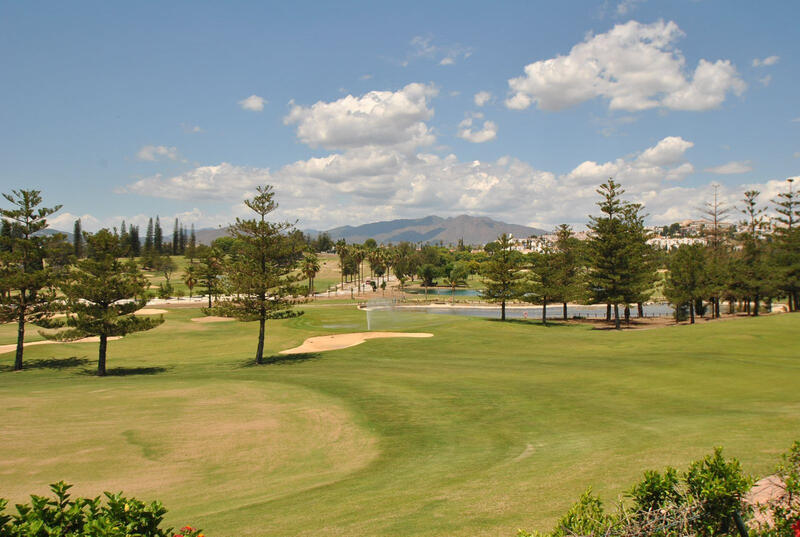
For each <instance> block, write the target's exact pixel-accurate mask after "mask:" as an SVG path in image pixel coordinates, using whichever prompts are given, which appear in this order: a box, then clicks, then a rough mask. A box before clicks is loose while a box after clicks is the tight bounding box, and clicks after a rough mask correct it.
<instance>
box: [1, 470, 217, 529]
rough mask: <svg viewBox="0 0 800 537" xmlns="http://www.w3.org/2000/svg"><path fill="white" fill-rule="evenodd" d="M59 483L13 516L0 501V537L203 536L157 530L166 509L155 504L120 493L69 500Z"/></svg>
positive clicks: (5, 503) (21, 505) (4, 502)
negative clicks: (102, 499) (50, 492)
mask: <svg viewBox="0 0 800 537" xmlns="http://www.w3.org/2000/svg"><path fill="white" fill-rule="evenodd" d="M70 488H72V485H68V484H66V483H64V482H63V481H60V482H58V483H55V484H53V485H50V490H51V491H52V492H53V497H52V498H47V497H44V496H35V495H32V496H31V502H30V503H29V504H17V506H16V507H17V513H16V514H6V512H5V509H6V506H7V505H8V501H7V500H4V499H0V537H51V536H52V537H55V536H58V537H171V536H174V537H204V536H203V534H202V533H200V530H199V529H197V528H192V527H190V526H185V527H184V528H182V529H181V530H180V533H174V532H173V530H172V528H161V527H160V526H161V523H162V522H163V520H164V515H165V514H166V512H167V510H166V509H165V508H164V506H163V505H161V503H159V502H152V503H150V504H145V503H144V502H141V501H139V500H137V499H136V498H126V497H125V496H123V495H122V494H121V493H120V494H111V493H109V492H106V493H104V495H105V502H102V501H101V499H100V497H99V496H98V497H96V498H75V499H74V500H73V499H72V498H71V497H70V494H69V489H70Z"/></svg>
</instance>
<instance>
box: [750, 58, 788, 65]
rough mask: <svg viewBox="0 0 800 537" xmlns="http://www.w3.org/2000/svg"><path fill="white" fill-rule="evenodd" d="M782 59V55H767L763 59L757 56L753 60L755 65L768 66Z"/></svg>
mask: <svg viewBox="0 0 800 537" xmlns="http://www.w3.org/2000/svg"><path fill="white" fill-rule="evenodd" d="M780 59H781V57H780V56H767V57H766V58H764V59H763V60H762V59H759V58H755V59H754V60H753V67H768V66H770V65H775V64H776V63H778V60H780Z"/></svg>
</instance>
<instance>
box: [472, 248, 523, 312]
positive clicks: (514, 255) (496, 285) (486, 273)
mask: <svg viewBox="0 0 800 537" xmlns="http://www.w3.org/2000/svg"><path fill="white" fill-rule="evenodd" d="M494 246H495V247H494V248H492V252H493V253H492V256H491V257H490V258H489V260H488V261H487V262H486V263H485V264H484V270H483V277H484V278H485V280H486V281H485V283H486V286H485V288H484V290H483V291H482V292H481V297H482V298H485V299H486V300H488V301H489V302H499V303H500V320H501V321H505V320H506V303H507V302H509V301H511V300H515V299H517V298H519V297H520V295H521V293H522V292H523V287H522V282H523V278H524V276H523V274H522V272H521V269H522V254H520V253H519V252H518V251H516V250H512V249H511V237H510V236H508V235H507V234H505V233H503V234H502V235H500V236H499V237H498V238H497V241H496V242H495V243H494Z"/></svg>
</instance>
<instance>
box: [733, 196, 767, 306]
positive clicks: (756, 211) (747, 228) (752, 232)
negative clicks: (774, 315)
mask: <svg viewBox="0 0 800 537" xmlns="http://www.w3.org/2000/svg"><path fill="white" fill-rule="evenodd" d="M760 194H761V193H760V192H759V191H758V190H748V191H747V192H745V193H744V198H743V199H742V208H741V209H740V212H741V213H742V214H743V215H744V217H745V219H744V220H743V221H742V226H743V228H744V231H743V232H742V233H741V234H740V241H741V243H742V252H741V256H740V257H739V259H738V264H737V265H738V266H737V269H736V271H735V272H737V273H738V274H737V278H739V287H740V288H741V289H742V291H743V292H744V295H745V299H746V300H747V304H748V306H749V304H750V302H751V300H752V302H753V311H752V314H753V316H758V314H759V310H760V305H761V301H762V300H763V299H764V298H768V297H769V296H770V293H771V291H772V283H773V281H772V280H771V270H770V267H769V266H768V263H767V261H768V260H767V257H766V255H765V253H766V252H765V243H764V238H763V236H762V234H763V231H764V226H765V222H764V213H765V212H766V210H765V209H764V208H763V207H760V206H759V205H758V196H759V195H760Z"/></svg>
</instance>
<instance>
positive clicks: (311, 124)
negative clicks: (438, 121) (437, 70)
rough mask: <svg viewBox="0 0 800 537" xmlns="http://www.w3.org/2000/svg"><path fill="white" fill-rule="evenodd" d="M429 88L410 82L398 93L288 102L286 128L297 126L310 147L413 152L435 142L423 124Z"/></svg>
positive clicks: (427, 114) (428, 114)
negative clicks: (335, 99)
mask: <svg viewBox="0 0 800 537" xmlns="http://www.w3.org/2000/svg"><path fill="white" fill-rule="evenodd" d="M437 94H438V90H437V88H436V87H435V86H433V85H426V84H420V83H412V84H408V85H407V86H405V87H404V88H402V89H400V90H398V91H371V92H369V93H367V94H365V95H362V96H361V97H354V96H352V95H348V96H346V97H343V98H341V99H339V100H337V101H333V102H323V101H319V102H317V103H315V104H313V105H311V106H307V107H306V106H300V105H297V104H294V103H291V109H290V111H289V114H288V115H287V116H286V117H285V118H284V120H283V121H284V123H285V124H286V125H297V137H298V138H299V139H300V141H302V142H304V143H306V144H308V145H310V146H311V147H324V148H326V149H350V148H356V147H364V146H380V147H396V148H405V149H406V150H408V149H413V148H415V147H418V146H421V145H430V144H432V143H433V142H434V141H435V136H434V135H433V133H432V132H431V130H430V128H429V127H428V125H427V124H426V123H425V121H426V120H428V119H430V118H431V117H432V116H433V109H432V108H430V106H429V101H430V99H432V98H433V97H435V96H436V95H437Z"/></svg>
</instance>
